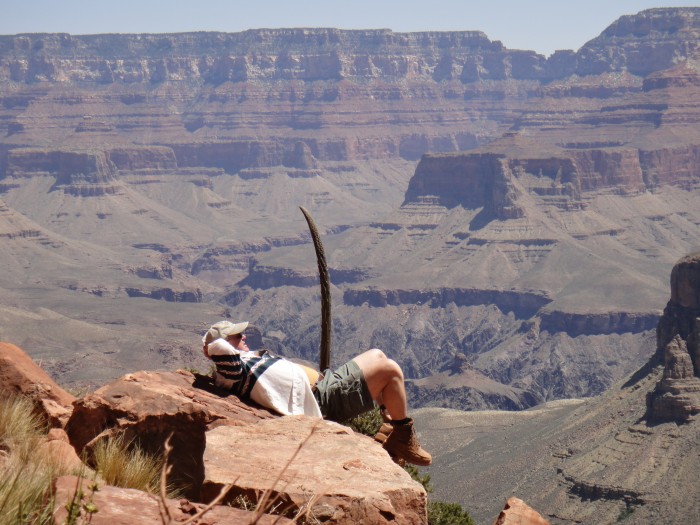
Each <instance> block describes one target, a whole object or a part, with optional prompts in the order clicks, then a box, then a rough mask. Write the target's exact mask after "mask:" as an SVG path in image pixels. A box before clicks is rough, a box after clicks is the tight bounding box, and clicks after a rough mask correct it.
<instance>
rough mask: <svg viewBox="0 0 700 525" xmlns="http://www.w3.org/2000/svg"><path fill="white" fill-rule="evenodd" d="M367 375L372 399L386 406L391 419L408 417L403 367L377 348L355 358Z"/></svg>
mask: <svg viewBox="0 0 700 525" xmlns="http://www.w3.org/2000/svg"><path fill="white" fill-rule="evenodd" d="M353 361H355V363H357V365H358V366H359V367H360V369H361V370H362V373H363V374H364V376H365V381H366V382H367V386H368V387H369V393H370V394H371V395H372V399H374V401H376V402H377V403H379V404H383V405H384V406H385V407H386V411H387V412H388V413H389V415H390V416H391V419H394V420H401V419H404V418H406V389H405V387H404V383H403V372H402V371H401V367H400V366H399V365H398V363H397V362H396V361H394V360H393V359H389V358H388V357H387V356H386V355H385V354H384V352H382V351H381V350H379V349H377V348H373V349H372V350H368V351H367V352H364V353H362V354H360V355H358V356H357V357H355V358H354V359H353Z"/></svg>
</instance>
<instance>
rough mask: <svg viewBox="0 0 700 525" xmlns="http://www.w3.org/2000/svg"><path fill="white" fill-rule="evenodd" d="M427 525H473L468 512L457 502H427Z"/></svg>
mask: <svg viewBox="0 0 700 525" xmlns="http://www.w3.org/2000/svg"><path fill="white" fill-rule="evenodd" d="M428 525H475V524H474V520H472V518H471V516H470V515H469V513H468V512H467V511H466V510H464V509H463V508H462V506H461V505H460V504H458V503H447V502H445V501H430V502H428Z"/></svg>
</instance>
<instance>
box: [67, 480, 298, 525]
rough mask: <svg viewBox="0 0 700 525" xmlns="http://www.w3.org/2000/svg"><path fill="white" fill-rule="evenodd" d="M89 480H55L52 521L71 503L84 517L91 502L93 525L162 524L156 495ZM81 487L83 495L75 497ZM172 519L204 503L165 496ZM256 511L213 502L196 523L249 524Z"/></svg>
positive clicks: (266, 522)
mask: <svg viewBox="0 0 700 525" xmlns="http://www.w3.org/2000/svg"><path fill="white" fill-rule="evenodd" d="M91 484H92V482H91V481H89V480H86V479H83V480H80V479H78V478H77V477H75V476H62V477H60V478H58V479H57V480H56V481H55V483H54V490H55V495H54V501H55V506H54V509H55V514H54V523H56V524H57V525H58V524H60V523H65V522H66V519H67V518H68V509H67V508H66V507H67V506H69V505H70V504H71V503H73V504H75V505H77V506H78V509H80V511H81V516H84V517H86V518H87V515H86V512H85V509H84V508H81V507H82V505H85V504H88V503H91V504H92V505H93V506H94V508H95V509H96V510H97V511H96V512H95V513H93V514H92V515H91V516H90V517H89V519H88V521H89V523H91V524H93V525H133V524H134V523H139V524H140V525H162V524H163V519H162V516H161V511H160V505H159V502H158V500H157V499H156V496H153V495H151V494H147V493H145V492H142V491H140V490H135V489H125V488H119V487H113V486H111V485H103V484H101V483H98V490H97V491H94V492H93V491H92V490H90V488H89V486H90V485H91ZM78 490H80V491H81V493H82V494H83V497H82V498H75V494H76V492H77V491H78ZM165 503H166V505H167V507H168V509H167V510H168V512H169V513H170V517H171V518H172V520H173V522H175V523H177V522H183V521H186V520H188V519H190V518H192V517H193V516H194V515H195V514H197V513H199V512H200V511H202V510H203V509H204V507H205V505H203V504H197V503H191V502H189V501H188V500H183V499H180V500H174V499H167V500H166V501H165ZM254 516H255V514H254V513H253V512H251V511H247V510H242V509H236V508H233V507H228V506H224V505H215V506H214V507H212V509H211V510H209V511H208V512H207V513H206V514H204V515H203V517H202V518H200V520H198V521H197V522H196V523H201V524H204V523H211V524H215V523H250V522H251V520H252V519H253V517H254ZM256 523H260V524H261V525H273V524H275V523H279V524H283V525H284V524H291V523H293V522H292V521H291V520H288V519H287V518H284V517H282V516H271V515H266V514H263V515H262V516H261V517H260V518H259V520H258V521H257V522H256Z"/></svg>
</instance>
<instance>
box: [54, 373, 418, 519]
mask: <svg viewBox="0 0 700 525" xmlns="http://www.w3.org/2000/svg"><path fill="white" fill-rule="evenodd" d="M264 421H266V422H267V423H265V424H261V423H263V422H264ZM312 428H316V430H315V431H314V436H312V438H309V440H308V441H305V440H306V438H307V436H308V435H309V434H310V433H311V429H312ZM66 430H67V432H68V435H69V437H70V440H71V443H72V444H73V445H74V446H75V448H76V450H78V451H79V452H84V453H87V454H88V455H89V453H90V450H91V447H92V446H93V444H94V443H95V442H96V441H97V440H99V439H100V438H103V437H107V436H111V435H116V434H117V433H124V435H125V437H126V438H127V439H128V440H131V439H136V440H138V442H139V444H140V446H141V447H142V448H143V449H144V450H146V451H149V452H152V453H162V452H163V444H164V443H165V440H166V439H167V438H168V436H169V435H170V434H172V437H171V440H170V442H171V445H172V448H173V450H172V453H171V455H170V456H169V458H168V461H169V464H170V465H171V466H172V473H171V475H170V477H169V481H170V482H171V483H173V484H174V486H176V487H179V488H181V489H183V490H184V491H185V495H186V496H187V497H188V498H190V499H192V500H195V501H201V498H203V499H204V500H212V499H214V497H215V496H216V495H217V494H218V492H219V490H220V489H221V487H222V486H224V485H226V484H227V483H234V485H235V488H234V489H233V491H232V493H231V494H232V496H231V498H233V497H234V496H235V495H236V494H239V495H240V494H244V495H246V496H248V497H249V498H251V499H253V500H256V499H257V497H258V494H259V491H264V490H266V489H270V490H273V492H274V494H275V495H276V496H277V497H278V498H279V499H281V500H282V501H285V502H287V503H293V504H294V505H295V508H294V509H292V510H303V509H304V506H305V505H308V504H309V498H311V497H312V496H313V497H314V500H313V501H315V503H313V504H312V505H311V507H312V510H313V512H314V513H315V514H317V515H318V516H323V521H324V522H328V523H339V524H340V523H342V524H349V523H357V522H358V521H359V522H372V523H384V522H387V523H389V522H395V523H416V524H418V523H426V522H427V515H426V505H427V500H426V495H425V491H424V490H423V488H422V486H420V485H419V484H418V483H416V482H413V481H411V479H410V476H408V474H407V473H406V472H405V471H404V470H403V469H401V468H399V467H398V466H396V465H395V464H394V463H393V462H392V460H391V458H390V457H389V456H388V455H387V454H386V452H385V451H384V450H383V449H382V448H381V447H379V446H377V444H376V442H374V440H372V439H369V438H367V437H365V436H360V435H356V434H354V433H353V432H352V431H351V430H350V429H348V428H347V427H343V426H341V425H338V424H336V423H331V422H326V421H322V420H318V419H315V418H308V417H304V416H299V417H284V418H279V417H277V416H274V415H273V414H272V413H270V412H269V411H267V410H264V409H260V408H256V407H253V406H249V405H247V404H245V403H243V402H241V401H240V400H239V399H238V398H236V397H235V396H230V395H227V394H226V392H223V391H220V390H218V389H217V388H215V387H214V386H213V385H212V384H211V379H210V378H208V377H206V376H199V375H197V376H195V375H193V374H191V373H189V372H182V371H181V372H177V373H170V372H137V373H134V374H129V375H127V376H124V377H123V378H121V379H119V380H117V381H115V382H113V383H111V384H109V385H106V386H104V387H102V388H100V389H98V390H96V391H95V392H94V393H92V394H89V395H87V396H85V397H84V398H82V399H80V400H78V401H76V403H75V409H74V411H73V415H72V416H71V419H70V421H69V422H68V425H67V426H66ZM316 433H318V436H315V435H316ZM252 443H254V444H255V446H254V447H251V446H250V445H251V444H252ZM299 446H301V450H300V452H299V456H298V459H295V460H294V462H292V464H291V465H289V466H288V468H287V470H284V469H285V465H286V463H287V462H288V461H289V460H290V458H291V456H292V452H293V451H294V450H295V449H296V448H297V447H299ZM288 452H289V453H288ZM283 472H284V476H283V479H284V483H283V484H280V486H276V485H275V486H274V487H273V485H274V481H275V479H276V477H277V475H279V474H280V473H283ZM388 473H389V474H390V475H389V476H388ZM387 476H388V477H387ZM358 487H360V488H358ZM365 488H366V490H365ZM292 514H293V512H292Z"/></svg>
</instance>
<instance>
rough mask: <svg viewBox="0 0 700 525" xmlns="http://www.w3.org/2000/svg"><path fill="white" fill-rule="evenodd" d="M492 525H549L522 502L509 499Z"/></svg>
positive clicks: (516, 499)
mask: <svg viewBox="0 0 700 525" xmlns="http://www.w3.org/2000/svg"><path fill="white" fill-rule="evenodd" d="M493 525H549V522H548V521H547V520H545V519H544V518H543V517H542V516H540V514H539V513H538V512H536V511H534V510H533V509H532V508H530V507H529V506H528V505H527V504H526V503H525V502H524V501H523V500H521V499H518V498H515V497H513V498H510V499H509V500H508V501H507V502H506V506H505V508H504V509H503V510H502V511H501V513H500V514H499V515H498V518H497V519H496V521H495V522H494V523H493Z"/></svg>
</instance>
